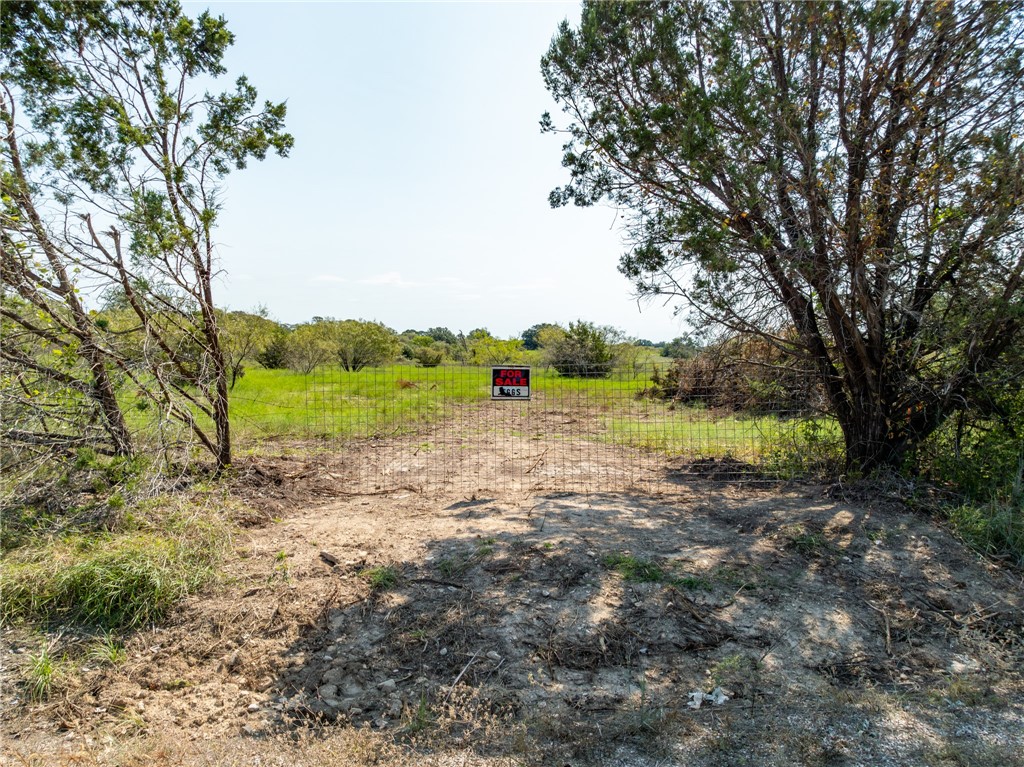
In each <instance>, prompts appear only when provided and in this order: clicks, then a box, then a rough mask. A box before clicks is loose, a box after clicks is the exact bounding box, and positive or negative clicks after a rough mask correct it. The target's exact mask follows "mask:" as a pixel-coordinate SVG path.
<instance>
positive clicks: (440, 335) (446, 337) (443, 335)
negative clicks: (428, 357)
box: [426, 327, 456, 346]
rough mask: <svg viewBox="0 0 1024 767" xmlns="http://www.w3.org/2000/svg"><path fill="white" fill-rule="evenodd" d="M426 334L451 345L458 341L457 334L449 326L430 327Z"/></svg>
mask: <svg viewBox="0 0 1024 767" xmlns="http://www.w3.org/2000/svg"><path fill="white" fill-rule="evenodd" d="M426 334H427V335H428V336H430V337H431V338H433V339H434V340H435V341H440V342H441V343H445V344H448V345H449V346H451V345H453V344H454V343H455V342H456V337H455V334H454V333H453V332H452V331H450V330H449V329H448V328H442V327H437V328H430V329H429V330H428V331H427V333H426Z"/></svg>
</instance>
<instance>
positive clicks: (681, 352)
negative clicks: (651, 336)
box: [661, 334, 700, 359]
mask: <svg viewBox="0 0 1024 767" xmlns="http://www.w3.org/2000/svg"><path fill="white" fill-rule="evenodd" d="M699 351H700V346H699V345H698V344H697V342H696V340H694V338H693V336H691V335H689V334H687V335H685V336H679V337H677V338H673V339H672V340H671V341H669V342H668V343H667V344H665V346H664V348H663V349H662V350H661V353H662V356H665V357H672V358H674V359H691V358H692V357H696V356H697V352H699Z"/></svg>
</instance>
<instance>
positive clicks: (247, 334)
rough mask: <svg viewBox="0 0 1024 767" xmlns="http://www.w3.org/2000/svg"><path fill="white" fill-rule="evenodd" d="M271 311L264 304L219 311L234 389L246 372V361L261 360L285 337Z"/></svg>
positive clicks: (218, 315) (231, 385)
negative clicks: (257, 306) (244, 310)
mask: <svg viewBox="0 0 1024 767" xmlns="http://www.w3.org/2000/svg"><path fill="white" fill-rule="evenodd" d="M268 314H269V312H268V311H267V309H266V307H263V306H261V307H259V308H258V309H256V311H255V313H250V312H220V311H218V312H217V323H218V325H219V327H220V332H221V340H222V342H223V346H224V357H225V361H226V362H227V367H228V371H229V374H230V377H231V380H230V382H229V385H228V388H229V389H234V388H235V384H236V383H237V382H238V379H239V378H241V377H242V376H244V375H245V363H246V361H249V360H255V361H257V362H258V361H259V358H260V356H261V355H265V354H266V353H267V350H268V349H269V348H270V347H271V346H272V345H273V344H274V342H275V341H277V340H279V339H280V338H281V336H282V334H283V330H282V328H281V326H280V325H278V324H277V323H276V322H274V321H273V320H271V319H269V318H268ZM265 359H269V358H266V357H265Z"/></svg>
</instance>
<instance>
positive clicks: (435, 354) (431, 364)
mask: <svg viewBox="0 0 1024 767" xmlns="http://www.w3.org/2000/svg"><path fill="white" fill-rule="evenodd" d="M444 356H445V347H444V345H443V344H434V345H433V346H416V347H414V348H413V349H412V358H413V359H414V360H416V361H417V362H418V363H419V364H420V365H421V366H423V367H425V368H436V367H437V366H438V365H440V364H441V363H442V362H443V361H444Z"/></svg>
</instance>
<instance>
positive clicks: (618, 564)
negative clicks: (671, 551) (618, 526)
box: [601, 554, 670, 583]
mask: <svg viewBox="0 0 1024 767" xmlns="http://www.w3.org/2000/svg"><path fill="white" fill-rule="evenodd" d="M601 561H602V563H603V564H604V566H605V567H607V568H608V569H609V570H614V571H615V572H617V573H619V574H620V575H621V576H622V577H623V578H625V579H626V580H627V581H636V582H638V583H664V582H665V581H668V580H670V577H669V574H668V573H666V572H665V571H664V570H663V569H661V568H660V567H659V566H658V565H656V564H655V563H654V562H651V561H650V560H647V559H641V558H639V557H634V556H632V555H630V554H608V555H606V556H604V557H603V558H602V560H601Z"/></svg>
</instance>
